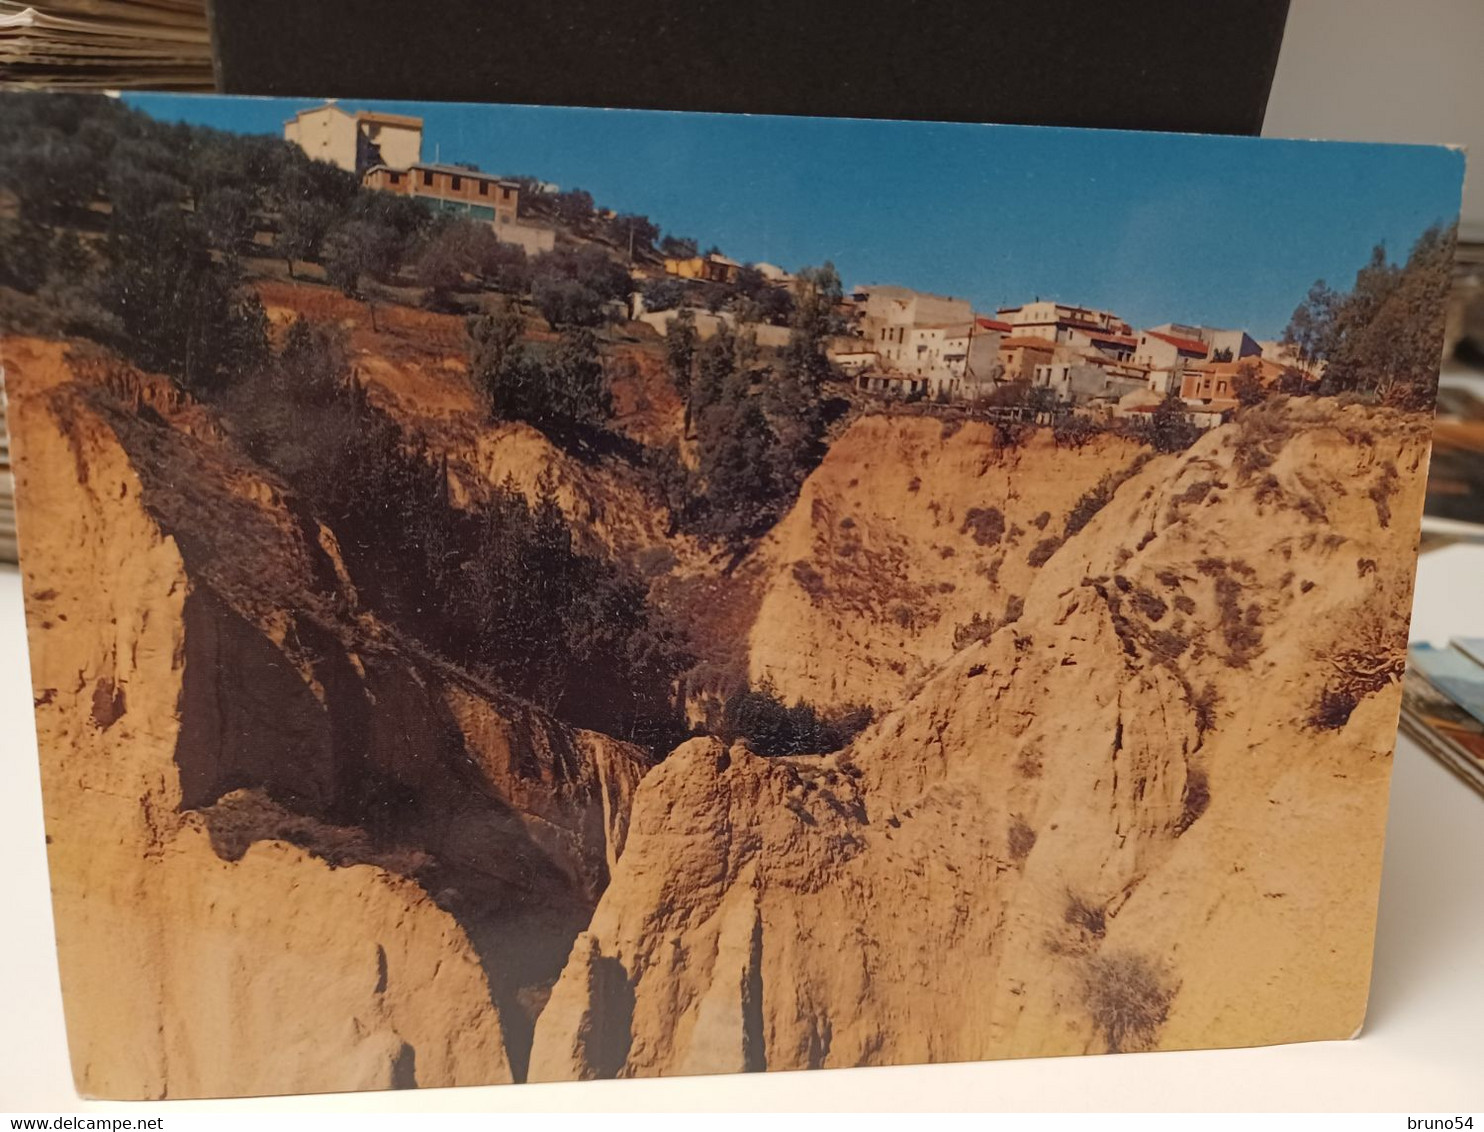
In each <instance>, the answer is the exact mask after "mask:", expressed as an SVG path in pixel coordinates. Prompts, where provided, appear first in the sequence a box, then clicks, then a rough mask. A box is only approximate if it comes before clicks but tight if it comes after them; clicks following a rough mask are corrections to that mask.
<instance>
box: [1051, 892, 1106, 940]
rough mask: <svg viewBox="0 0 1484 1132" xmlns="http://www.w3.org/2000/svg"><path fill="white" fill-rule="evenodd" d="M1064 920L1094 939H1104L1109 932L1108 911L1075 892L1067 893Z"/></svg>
mask: <svg viewBox="0 0 1484 1132" xmlns="http://www.w3.org/2000/svg"><path fill="white" fill-rule="evenodd" d="M1062 918H1063V919H1064V920H1066V922H1067V923H1069V924H1071V925H1072V926H1073V927H1075V928H1077V929H1078V930H1079V931H1081V932H1083V933H1084V934H1086V935H1087V936H1089V937H1091V938H1093V939H1102V938H1103V936H1105V935H1106V934H1107V932H1108V910H1107V909H1106V908H1105V907H1104V906H1103V905H1101V904H1097V903H1094V902H1093V901H1091V900H1088V899H1087V898H1086V897H1084V896H1080V895H1078V894H1077V893H1075V892H1068V893H1067V907H1066V910H1065V912H1063V913H1062Z"/></svg>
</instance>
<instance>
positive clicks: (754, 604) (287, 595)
mask: <svg viewBox="0 0 1484 1132" xmlns="http://www.w3.org/2000/svg"><path fill="white" fill-rule="evenodd" d="M306 294H312V293H311V292H306V291H294V290H293V289H288V290H286V291H285V295H284V296H280V298H281V299H282V301H283V302H285V303H286V302H288V301H289V299H290V298H293V299H294V301H295V302H299V303H301V304H302V303H303V302H305V301H307V300H306V298H305V295H306ZM268 298H270V299H272V298H273V296H272V295H271V294H270V295H268ZM320 301H322V302H326V303H331V304H332V305H333V304H340V303H342V300H340V299H338V298H336V297H333V296H328V297H322V298H321V299H320ZM269 306H270V312H271V313H273V314H274V316H275V317H276V318H279V319H280V320H281V319H282V318H283V317H284V316H285V315H286V314H287V313H295V312H294V311H288V310H280V309H278V307H276V306H275V305H274V304H273V303H271V302H270V304H269ZM351 307H352V309H350V310H349V315H354V316H355V317H358V318H363V317H364V315H363V314H357V313H356V312H357V311H360V310H361V308H359V307H356V306H355V305H354V304H352V305H351ZM299 313H305V312H299ZM307 313H310V314H314V315H315V316H316V317H322V316H327V317H340V316H341V315H347V312H346V311H341V310H340V309H339V307H338V306H336V307H335V308H334V310H330V311H317V310H316V311H310V312H307ZM349 315H347V317H349ZM379 317H380V319H381V325H380V327H379V328H378V329H376V330H374V331H373V330H370V329H368V328H367V327H365V326H364V325H362V324H359V323H357V324H355V325H353V326H352V334H351V339H350V343H351V347H352V360H353V364H354V369H355V375H356V381H357V383H358V385H357V388H358V389H360V390H362V391H363V392H364V395H365V397H366V398H367V399H368V401H369V402H370V403H371V404H372V405H373V406H374V407H375V409H376V411H377V412H379V413H381V414H384V415H385V416H386V417H387V418H389V419H391V420H394V421H395V422H397V424H398V426H399V428H401V429H402V430H403V431H404V433H405V435H407V436H409V437H412V438H415V441H416V444H417V446H418V448H419V449H420V450H421V451H422V452H424V453H425V454H426V455H427V457H428V458H429V459H431V460H434V461H439V462H440V466H442V467H443V468H444V469H446V473H447V478H448V483H449V490H450V495H451V497H452V498H453V499H454V500H455V501H456V502H457V503H458V505H460V506H465V505H469V506H473V505H476V504H477V502H478V500H479V499H480V497H481V493H482V492H485V491H489V490H491V489H493V488H495V487H498V486H502V485H506V484H513V485H515V487H516V488H517V489H518V490H521V491H523V492H525V493H527V494H532V493H534V492H536V491H537V490H538V489H539V488H540V486H541V485H542V484H553V485H554V489H555V492H556V496H557V499H558V502H559V505H560V507H561V509H562V510H563V512H564V513H565V514H566V515H567V516H568V517H569V518H571V519H572V520H574V521H576V522H577V523H578V524H580V525H581V527H582V529H583V530H584V531H588V532H590V533H591V537H592V538H593V539H594V540H595V541H596V542H597V543H598V544H599V545H600V546H601V547H603V548H604V550H605V552H607V553H611V554H613V555H615V556H619V557H629V558H633V557H634V556H639V555H643V554H645V553H650V554H653V552H654V550H655V548H657V547H658V548H663V549H664V550H665V551H666V553H667V555H668V556H669V561H668V563H667V564H662V565H661V566H659V567H658V568H657V570H656V572H655V574H654V576H653V578H652V588H651V600H654V601H657V602H659V603H660V605H661V607H663V608H665V610H666V612H667V613H669V614H670V615H673V616H675V617H677V618H680V619H685V618H693V620H692V622H691V629H692V631H693V632H696V631H698V629H699V631H701V633H702V637H703V638H704V639H700V640H699V641H698V644H699V645H701V646H703V648H702V649H701V655H700V659H701V660H702V661H703V662H704V663H703V665H702V667H701V668H700V669H698V670H697V671H702V670H703V669H704V665H705V664H710V665H711V666H712V671H713V672H725V671H727V670H728V666H729V665H736V664H740V671H741V672H742V673H744V674H745V675H747V676H748V677H749V678H750V679H752V680H753V681H754V682H755V683H758V684H762V683H766V684H768V685H770V686H771V687H772V688H773V689H775V691H776V692H777V693H778V695H780V696H781V697H783V698H784V699H785V700H786V701H789V702H792V701H793V700H796V699H805V700H808V701H810V702H812V703H815V704H817V705H820V706H821V707H825V708H829V707H840V706H844V705H848V704H865V705H866V706H869V707H870V708H872V709H873V712H874V722H873V723H872V724H871V725H870V726H869V727H868V728H867V730H865V731H864V732H862V733H861V734H860V735H859V736H857V737H856V739H855V740H854V741H853V742H852V743H851V744H850V745H849V746H848V747H846V748H845V749H843V750H840V751H837V752H834V753H832V754H822V755H807V756H799V757H777V758H764V757H761V756H759V755H757V754H755V753H753V752H752V751H750V750H749V749H748V748H747V746H746V744H744V743H738V744H735V745H732V746H731V747H730V748H728V747H726V746H725V745H723V744H722V743H720V742H719V741H717V740H715V739H712V738H704V737H702V738H693V739H690V740H688V741H686V742H684V743H682V744H681V745H680V746H679V747H678V749H676V750H674V751H673V752H668V753H667V752H666V751H664V750H655V751H650V750H645V749H643V748H640V747H638V746H635V745H632V744H630V743H625V742H620V741H618V740H616V739H613V738H611V737H609V736H606V735H602V734H598V733H596V732H592V731H584V730H580V729H577V728H574V727H571V726H568V725H566V724H564V723H562V722H560V721H559V720H557V719H554V718H553V717H551V716H549V715H547V714H546V713H544V712H542V711H540V710H538V709H537V708H535V707H533V706H531V705H530V704H528V703H526V702H524V701H521V700H519V699H516V698H514V697H512V696H510V695H508V694H506V693H504V692H502V691H500V690H499V689H498V688H496V687H494V686H493V685H492V684H490V683H488V682H486V681H485V680H483V679H481V678H480V677H479V676H477V675H476V674H473V673H471V672H470V671H468V670H466V669H463V668H459V667H457V666H455V665H453V664H451V663H450V662H449V661H448V660H446V659H445V658H444V657H442V656H441V655H440V654H439V653H438V652H436V651H435V648H434V647H433V644H430V642H428V641H427V640H415V639H412V638H410V637H409V636H407V635H406V634H404V633H403V632H402V631H400V630H399V629H398V628H397V627H396V626H395V625H393V624H391V623H390V622H388V621H387V620H385V619H383V617H382V616H381V615H380V614H379V613H378V612H377V610H376V609H374V608H372V607H371V606H370V605H369V603H367V602H364V601H363V600H362V597H361V595H360V594H359V593H358V592H357V586H356V584H355V581H354V580H353V579H352V577H351V575H350V573H349V571H348V569H347V566H346V561H345V559H344V557H343V556H342V554H341V548H340V546H339V544H338V543H337V539H336V535H335V533H334V531H333V530H332V529H331V528H330V527H329V526H326V525H325V524H324V523H323V522H322V521H321V520H319V519H317V518H316V517H315V516H314V515H313V514H312V513H311V512H310V510H309V509H308V507H307V506H305V505H304V503H303V501H302V500H300V499H298V498H297V497H296V495H295V493H294V491H293V489H292V488H291V487H290V486H289V485H288V484H286V483H285V482H283V481H282V480H280V479H278V478H276V477H275V476H274V475H273V474H271V473H269V472H267V471H265V470H264V468H263V467H261V466H260V465H258V464H257V463H255V462H254V461H253V460H252V459H249V458H248V456H247V455H246V454H245V453H244V451H243V450H242V449H241V448H240V447H239V444H238V442H237V441H236V440H235V439H234V434H233V432H232V430H231V429H230V428H229V427H226V426H224V425H223V423H222V419H221V418H219V417H218V416H217V415H216V414H215V412H214V411H213V410H212V409H210V408H209V407H207V406H205V405H203V404H200V403H198V402H197V401H195V400H193V399H192V398H191V397H189V396H187V395H185V394H182V393H180V392H179V391H177V390H176V389H175V388H174V387H173V386H171V385H170V384H169V383H168V382H166V381H165V380H163V379H160V378H157V377H153V376H151V375H148V374H144V373H140V372H138V371H137V370H134V369H131V368H129V367H128V366H125V365H122V364H121V363H119V362H118V361H117V360H114V359H110V358H109V357H108V356H107V355H104V354H102V353H101V352H98V351H89V350H88V349H85V348H72V349H71V350H70V351H69V349H68V348H67V347H64V346H63V345H61V344H59V343H55V342H47V341H41V340H35V339H32V340H11V341H9V342H7V344H6V362H7V379H8V385H9V386H10V389H11V393H12V398H13V402H14V407H13V409H12V411H13V413H14V414H15V415H16V418H17V426H16V435H17V453H16V455H17V467H18V469H19V474H20V484H19V488H20V492H21V494H22V497H23V498H24V499H25V500H26V501H27V506H26V510H25V512H24V514H23V520H24V519H30V520H31V527H30V528H28V529H23V531H22V534H23V539H24V543H23V545H24V550H25V559H26V562H25V568H26V575H27V579H26V580H27V593H28V618H29V620H30V625H31V632H32V635H33V657H34V661H33V663H34V682H35V685H36V695H37V707H38V726H39V728H40V734H41V740H42V745H43V752H44V764H45V770H44V773H45V780H44V784H45V790H46V800H47V818H48V835H49V838H50V842H51V847H50V852H51V855H52V865H53V872H54V884H55V890H56V895H55V899H56V908H57V915H58V920H59V923H60V924H61V925H63V928H64V930H63V931H62V932H61V934H60V947H61V953H62V967H63V974H64V979H65V983H66V990H67V1008H68V1011H69V1019H68V1021H69V1033H70V1037H71V1041H72V1043H73V1047H74V1054H75V1063H76V1065H77V1067H78V1078H79V1087H80V1088H81V1089H82V1090H83V1091H84V1092H87V1093H90V1094H97V1095H114V1096H134V1095H148V1096H203V1095H220V1094H243V1093H260V1092H269V1091H290V1090H296V1089H342V1088H362V1087H399V1086H412V1085H435V1084H462V1083H474V1082H489V1081H507V1080H524V1079H537V1080H555V1079H566V1078H572V1077H579V1078H583V1077H610V1076H634V1075H647V1074H672V1073H691V1072H713V1071H726V1070H758V1069H772V1068H801V1067H815V1066H833V1065H858V1064H884V1063H891V1062H903V1061H919V1060H929V1061H933V1060H952V1059H964V1058H979V1057H1002V1056H1021V1055H1044V1054H1059V1053H1078V1052H1091V1051H1103V1050H1134V1049H1148V1048H1174V1047H1183V1046H1197V1045H1208V1044H1228V1045H1230V1044H1242V1043H1246V1042H1262V1041H1278V1040H1296V1039H1303V1038H1316V1037H1343V1036H1347V1035H1348V1034H1349V1033H1351V1032H1352V1031H1353V1030H1354V1029H1355V1028H1356V1027H1357V1026H1358V1025H1359V1024H1360V1020H1361V1018H1362V1016H1363V1012H1364V988H1365V986H1366V982H1367V972H1368V966H1369V955H1370V940H1371V929H1372V917H1371V908H1370V907H1369V902H1370V901H1371V900H1372V899H1373V896H1374V892H1375V888H1376V881H1377V874H1378V869H1379V863H1380V861H1379V854H1380V843H1379V838H1378V836H1377V831H1378V830H1379V828H1380V826H1381V821H1382V814H1383V811H1384V806H1385V788H1386V781H1387V774H1388V769H1389V765H1388V764H1389V752H1390V748H1391V743H1392V736H1393V728H1394V723H1395V717H1396V710H1397V696H1398V687H1399V686H1398V684H1397V682H1396V679H1397V677H1398V675H1399V673H1400V669H1401V663H1402V659H1401V658H1402V651H1403V642H1404V636H1405V625H1404V622H1403V620H1402V619H1403V617H1404V613H1403V611H1404V610H1405V608H1406V596H1407V591H1408V589H1409V587H1410V578H1411V570H1412V555H1413V552H1414V541H1415V527H1416V518H1417V515H1418V513H1419V511H1420V506H1421V481H1422V476H1421V474H1420V472H1421V467H1422V464H1423V462H1424V461H1425V459H1426V454H1427V428H1426V422H1424V421H1422V420H1420V419H1419V418H1418V417H1416V416H1407V415H1403V414H1399V413H1396V412H1393V411H1390V410H1386V409H1380V408H1375V407H1365V406H1358V405H1357V406H1349V407H1339V406H1337V405H1336V404H1335V403H1334V402H1332V401H1319V400H1312V399H1310V400H1291V401H1290V400H1284V399H1278V400H1275V401H1273V402H1271V403H1269V404H1267V405H1265V406H1262V407H1260V408H1254V409H1248V410H1245V411H1244V412H1243V413H1242V414H1241V415H1240V417H1239V418H1238V420H1237V421H1236V422H1234V423H1232V424H1229V425H1225V426H1223V427H1221V428H1219V429H1216V430H1214V431H1212V432H1211V433H1209V434H1207V435H1206V436H1205V437H1203V438H1202V439H1201V440H1200V441H1199V442H1198V443H1196V444H1195V446H1194V447H1192V448H1190V449H1189V450H1187V451H1183V452H1178V453H1170V454H1154V453H1152V452H1151V451H1150V450H1149V449H1148V448H1146V447H1143V446H1140V445H1136V444H1134V443H1133V442H1131V441H1129V440H1126V439H1124V438H1120V437H1116V436H1101V437H1097V438H1095V439H1093V440H1091V441H1090V442H1086V443H1082V444H1080V445H1078V446H1073V445H1072V444H1070V443H1058V442H1057V439H1056V438H1055V437H1054V436H1053V435H1052V434H1051V433H1050V432H1049V431H1047V430H1041V431H1034V430H1004V429H996V428H994V427H993V426H991V425H989V424H986V423H983V422H975V421H966V422H961V423H960V422H945V421H943V420H940V419H937V418H934V417H932V416H929V415H912V414H910V413H891V414H879V413H878V414H872V413H857V414H855V415H854V416H853V417H852V418H851V419H850V420H848V421H847V422H846V424H845V426H844V427H843V429H842V431H841V432H840V434H839V435H837V436H835V437H834V439H833V442H832V444H831V447H830V449H829V452H828V454H827V455H826V456H825V458H824V461H823V463H822V464H821V465H820V466H819V467H818V468H816V469H815V470H814V472H813V473H812V474H811V475H810V476H809V478H808V480H807V481H806V482H805V484H804V487H803V489H802V491H801V493H800V495H799V498H798V499H797V501H796V502H795V503H794V505H793V506H792V508H791V510H790V511H789V512H788V514H787V515H786V516H785V517H784V518H783V520H782V521H781V522H780V523H779V524H778V525H777V526H776V527H775V528H774V530H773V531H772V532H771V533H770V534H769V535H768V536H767V537H765V538H764V539H762V540H761V541H760V542H759V543H758V544H757V545H756V546H755V547H754V548H752V550H751V552H750V553H749V554H747V555H746V556H745V557H744V558H742V559H741V560H740V561H738V562H732V563H728V561H727V556H725V555H720V554H714V553H711V552H708V551H707V550H706V548H705V547H704V546H702V545H701V544H700V543H698V542H696V541H694V540H690V539H687V538H685V537H683V536H681V537H677V536H675V535H674V534H673V533H672V532H671V529H670V528H671V526H672V524H671V522H670V516H669V515H668V514H667V513H666V512H665V510H664V507H663V506H662V504H661V503H660V502H659V501H658V496H659V493H658V492H657V491H656V490H655V485H654V484H653V483H652V482H651V481H650V480H648V479H646V477H645V474H644V471H643V468H642V466H641V465H640V464H626V462H625V460H624V459H623V458H622V455H621V454H619V455H614V454H600V455H597V456H594V455H592V454H589V455H588V457H587V458H581V459H579V458H577V457H575V456H574V455H573V454H572V453H570V452H567V451H564V450H562V449H560V448H558V447H557V446H555V445H553V444H551V443H550V442H549V441H548V440H547V439H546V438H545V437H543V436H541V434H540V433H538V432H536V431H535V430H533V429H530V428H529V427H528V426H525V425H490V424H488V423H486V422H485V421H484V419H483V417H482V414H481V409H480V405H479V402H478V398H477V396H476V394H475V391H474V390H473V388H472V386H471V385H470V383H469V381H468V378H467V375H466V373H465V372H464V370H463V369H462V368H461V366H460V363H459V362H458V360H457V358H456V356H455V354H454V350H455V347H456V345H457V342H456V339H455V338H454V337H452V335H454V328H452V327H451V326H445V325H444V324H443V323H442V322H439V321H438V320H437V319H436V318H434V317H433V316H429V315H426V313H425V312H409V311H407V310H406V309H403V308H395V309H393V310H390V311H383V312H381V314H380V315H379ZM399 319H400V320H414V322H415V324H413V323H409V324H408V325H406V326H403V325H402V323H400V322H399V321H398V320H399ZM425 324H426V325H425ZM440 335H443V337H440ZM445 338H447V341H444V339H445ZM652 362H653V358H652V357H651V358H648V360H647V361H644V362H643V363H642V364H640V363H638V362H636V363H635V366H636V369H635V371H634V372H632V373H629V374H628V375H627V377H626V378H625V380H626V381H628V382H629V386H628V389H627V392H625V393H624V395H623V398H621V400H625V403H626V404H627V406H628V407H627V409H625V410H624V413H623V414H621V416H624V419H625V420H627V421H632V420H637V421H638V424H637V425H635V427H636V428H638V429H639V432H641V433H643V432H644V430H646V429H649V430H651V431H654V430H657V431H656V435H659V434H660V433H663V431H664V430H665V429H666V428H669V427H671V426H672V425H673V423H674V422H673V421H671V420H670V417H671V416H673V413H671V412H670V409H671V408H673V406H667V403H664V399H663V398H660V397H659V396H658V394H657V393H654V392H653V391H652V390H648V385H649V384H652V382H651V379H652V378H653V377H654V374H653V373H651V372H650V369H652V365H651V363H652ZM646 367H648V368H646ZM37 516H54V517H55V518H54V520H53V525H52V526H48V527H46V528H45V529H42V528H41V527H39V525H38V524H37V520H36V518H35V517H37ZM367 553H368V552H367V551H366V549H365V548H364V547H362V548H360V554H361V556H362V560H363V561H364V560H365V559H366V556H367ZM708 649H710V650H712V651H714V653H715V656H714V657H713V656H711V655H710V654H709V653H708V652H707V651H706V650H708ZM156 1035H158V1037H157V1036H156Z"/></svg>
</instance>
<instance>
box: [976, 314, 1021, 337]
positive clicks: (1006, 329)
mask: <svg viewBox="0 0 1484 1132" xmlns="http://www.w3.org/2000/svg"><path fill="white" fill-rule="evenodd" d="M974 321H975V322H977V323H978V324H979V325H980V326H981V327H983V328H984V329H985V330H998V331H999V332H1000V333H1001V334H1009V333H1010V332H1011V331H1012V330H1014V329H1015V328H1014V327H1013V326H1011V325H1010V324H1009V323H1008V322H1001V321H1000V320H999V319H997V318H976V319H975V320H974Z"/></svg>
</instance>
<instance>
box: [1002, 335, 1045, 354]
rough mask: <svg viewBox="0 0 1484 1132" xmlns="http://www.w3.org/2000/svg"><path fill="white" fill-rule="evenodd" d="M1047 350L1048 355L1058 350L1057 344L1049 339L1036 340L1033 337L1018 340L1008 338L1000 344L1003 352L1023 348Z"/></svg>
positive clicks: (1022, 337) (1026, 336)
mask: <svg viewBox="0 0 1484 1132" xmlns="http://www.w3.org/2000/svg"><path fill="white" fill-rule="evenodd" d="M1022 347H1023V348H1026V349H1031V348H1034V349H1037V350H1045V351H1046V352H1047V353H1048V354H1049V353H1051V351H1052V350H1054V349H1056V343H1055V342H1052V341H1051V340H1050V339H1047V338H1035V337H1032V336H1031V335H1023V336H1021V337H1018V338H1006V339H1004V340H1002V341H1001V342H1000V349H1002V350H1018V349H1021V348H1022Z"/></svg>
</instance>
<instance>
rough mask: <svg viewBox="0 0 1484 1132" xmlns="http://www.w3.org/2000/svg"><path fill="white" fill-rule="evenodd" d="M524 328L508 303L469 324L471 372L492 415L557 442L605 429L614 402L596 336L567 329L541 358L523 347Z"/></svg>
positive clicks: (586, 331)
mask: <svg viewBox="0 0 1484 1132" xmlns="http://www.w3.org/2000/svg"><path fill="white" fill-rule="evenodd" d="M521 329H522V328H521V322H520V315H519V314H518V313H517V312H516V311H515V309H514V307H513V306H511V305H509V304H507V305H505V306H504V307H502V308H500V309H499V310H497V311H496V312H495V313H494V314H491V315H486V316H485V317H483V318H479V319H472V320H470V324H469V332H470V338H471V348H470V371H471V372H472V374H473V375H474V380H475V382H476V383H477V384H478V385H479V387H480V388H481V389H483V390H484V392H485V395H486V397H487V398H488V400H489V405H490V412H491V415H492V416H494V417H495V419H497V420H511V421H525V422H526V423H527V424H531V425H534V426H535V427H536V428H539V429H540V430H541V431H542V432H544V433H546V434H547V435H548V436H550V437H552V438H554V439H559V440H560V439H568V438H571V437H574V436H578V435H580V434H582V433H585V432H590V431H592V430H594V429H597V428H601V427H602V425H603V424H604V423H605V422H606V421H607V419H608V418H609V417H610V416H611V415H612V411H613V404H612V397H611V394H610V393H609V389H608V379H607V375H606V373H605V371H604V369H603V359H602V357H601V356H600V355H599V353H598V340H597V338H595V337H594V336H593V333H592V332H591V331H590V330H585V329H575V330H568V331H565V332H564V333H563V334H562V336H561V338H560V339H559V340H558V342H557V344H556V346H555V347H554V348H553V349H552V350H551V351H549V352H548V353H547V354H546V356H545V357H537V356H535V355H533V354H532V353H530V352H529V351H527V350H526V349H525V348H524V347H523V346H522V345H521V343H520V334H521Z"/></svg>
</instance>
